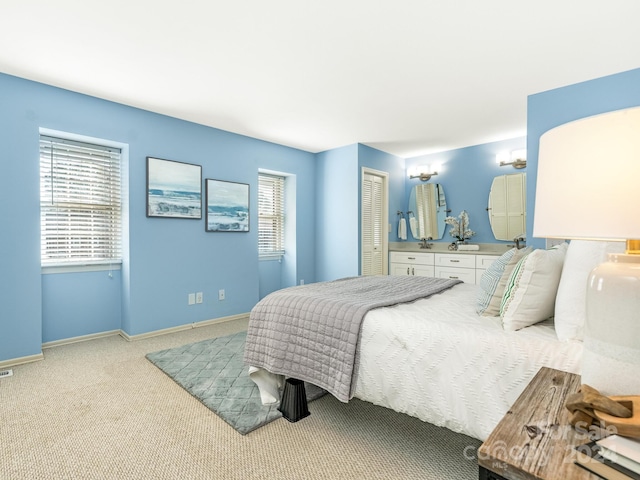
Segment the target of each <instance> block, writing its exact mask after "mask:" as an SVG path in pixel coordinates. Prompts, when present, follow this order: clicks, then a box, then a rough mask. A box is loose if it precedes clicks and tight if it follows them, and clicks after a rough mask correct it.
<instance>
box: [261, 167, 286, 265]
mask: <svg viewBox="0 0 640 480" xmlns="http://www.w3.org/2000/svg"><path fill="white" fill-rule="evenodd" d="M284 181H285V177H281V176H277V175H269V174H265V173H260V174H258V253H259V255H260V257H262V258H267V257H278V258H280V257H281V256H282V255H283V254H284V221H285V218H284Z"/></svg>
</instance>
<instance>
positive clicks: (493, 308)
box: [482, 247, 533, 317]
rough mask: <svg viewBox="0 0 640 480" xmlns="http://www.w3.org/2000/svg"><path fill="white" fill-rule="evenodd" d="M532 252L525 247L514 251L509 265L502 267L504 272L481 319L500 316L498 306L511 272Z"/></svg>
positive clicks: (531, 249) (529, 248)
mask: <svg viewBox="0 0 640 480" xmlns="http://www.w3.org/2000/svg"><path fill="white" fill-rule="evenodd" d="M532 251H533V248H531V247H527V248H523V249H521V250H518V251H516V252H515V253H514V254H513V256H512V257H511V260H509V263H507V264H506V265H505V267H504V271H503V272H502V276H501V277H500V280H499V281H498V284H497V286H496V289H495V292H493V295H492V296H491V298H490V299H489V305H487V308H486V309H485V310H484V312H483V313H482V316H483V317H499V316H500V304H501V303H502V297H503V296H504V291H505V290H506V288H507V284H508V283H509V279H510V278H511V272H513V269H514V268H516V265H518V262H520V260H522V257H524V256H526V255H529V253H531V252H532Z"/></svg>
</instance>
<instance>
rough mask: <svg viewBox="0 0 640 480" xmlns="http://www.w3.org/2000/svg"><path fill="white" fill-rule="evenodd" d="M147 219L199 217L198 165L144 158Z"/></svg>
mask: <svg viewBox="0 0 640 480" xmlns="http://www.w3.org/2000/svg"><path fill="white" fill-rule="evenodd" d="M147 217H165V218H192V219H200V218H202V166H200V165H193V164H191V163H183V162H176V161H173V160H163V159H161V158H154V157H147Z"/></svg>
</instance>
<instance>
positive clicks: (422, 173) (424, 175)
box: [408, 165, 439, 182]
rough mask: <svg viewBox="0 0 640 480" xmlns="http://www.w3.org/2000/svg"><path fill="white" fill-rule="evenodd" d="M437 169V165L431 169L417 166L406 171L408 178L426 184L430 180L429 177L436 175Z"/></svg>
mask: <svg viewBox="0 0 640 480" xmlns="http://www.w3.org/2000/svg"><path fill="white" fill-rule="evenodd" d="M438 169H439V167H438V166H437V165H434V167H433V169H432V167H430V166H429V165H419V166H417V167H413V168H411V169H408V173H409V178H411V179H413V178H419V179H420V180H421V181H423V182H428V181H429V180H431V177H433V176H435V175H438V172H437V170H438Z"/></svg>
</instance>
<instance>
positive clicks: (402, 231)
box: [398, 217, 407, 240]
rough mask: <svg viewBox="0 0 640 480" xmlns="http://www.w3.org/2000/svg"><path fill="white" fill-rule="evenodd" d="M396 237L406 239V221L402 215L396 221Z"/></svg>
mask: <svg viewBox="0 0 640 480" xmlns="http://www.w3.org/2000/svg"><path fill="white" fill-rule="evenodd" d="M398 238H399V239H400V240H406V239H407V221H406V220H405V218H404V217H402V218H401V219H400V220H399V221H398Z"/></svg>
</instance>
